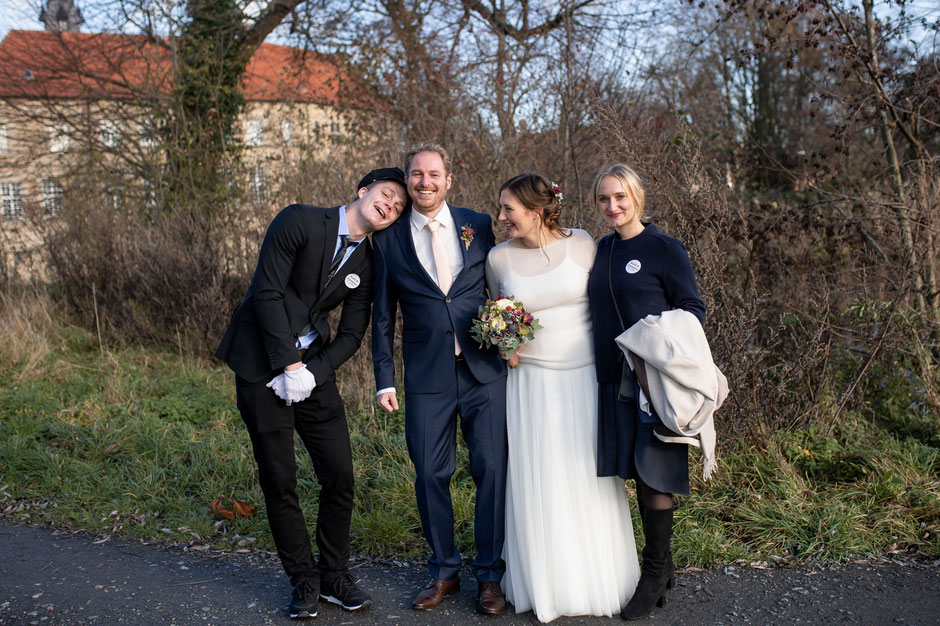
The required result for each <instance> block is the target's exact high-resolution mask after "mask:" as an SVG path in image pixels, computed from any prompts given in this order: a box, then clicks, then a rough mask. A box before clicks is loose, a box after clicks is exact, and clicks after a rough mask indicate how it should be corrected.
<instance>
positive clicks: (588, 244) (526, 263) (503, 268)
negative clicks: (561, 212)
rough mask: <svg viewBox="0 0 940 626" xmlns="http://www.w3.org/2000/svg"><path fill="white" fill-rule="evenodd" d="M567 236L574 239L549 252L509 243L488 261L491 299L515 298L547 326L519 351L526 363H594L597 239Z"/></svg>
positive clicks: (579, 233)
mask: <svg viewBox="0 0 940 626" xmlns="http://www.w3.org/2000/svg"><path fill="white" fill-rule="evenodd" d="M567 232H569V233H571V236H569V237H563V238H561V239H557V240H555V241H553V242H551V243H549V244H548V245H547V246H545V247H544V248H517V247H515V246H513V245H511V242H509V241H505V242H503V243H501V244H499V245H498V246H496V247H495V248H493V249H492V250H490V254H489V256H488V257H487V259H486V284H487V288H488V289H489V290H490V296H491V297H497V296H500V295H502V296H513V298H514V299H515V300H518V301H520V302H522V304H523V305H525V308H526V310H528V311H529V313H531V314H532V315H533V316H534V317H535V318H536V319H538V321H539V324H541V325H542V329H541V330H537V331H535V339H533V340H532V341H530V342H529V343H527V344H525V345H523V346H522V347H521V348H520V349H519V351H518V354H519V361H520V362H522V363H532V364H534V365H539V366H541V367H546V368H549V369H570V368H576V367H584V366H585V365H590V364H592V363H593V362H594V347H593V342H592V339H591V315H590V310H589V308H588V296H587V282H588V274H589V273H590V271H591V266H592V265H593V264H594V253H595V244H594V239H593V238H592V237H591V235H589V234H588V233H587V232H586V231H583V230H580V229H569V230H568V231H567Z"/></svg>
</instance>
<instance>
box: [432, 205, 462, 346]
mask: <svg viewBox="0 0 940 626" xmlns="http://www.w3.org/2000/svg"><path fill="white" fill-rule="evenodd" d="M427 228H428V230H429V231H430V232H431V254H433V255H434V269H435V270H437V286H438V287H440V288H441V291H443V292H444V294H445V295H446V294H447V292H448V291H450V286H451V283H453V282H454V278H453V276H451V275H450V263H448V262H447V253H446V252H444V234H443V233H440V232H439V231H440V228H441V223H440V222H438V221H437V220H428V224H427ZM454 354H460V344H459V343H458V342H457V337H456V335H455V336H454Z"/></svg>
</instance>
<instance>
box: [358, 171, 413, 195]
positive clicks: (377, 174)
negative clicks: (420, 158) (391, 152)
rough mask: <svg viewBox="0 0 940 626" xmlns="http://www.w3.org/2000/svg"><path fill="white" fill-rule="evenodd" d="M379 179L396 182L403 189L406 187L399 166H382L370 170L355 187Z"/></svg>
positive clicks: (361, 186)
mask: <svg viewBox="0 0 940 626" xmlns="http://www.w3.org/2000/svg"><path fill="white" fill-rule="evenodd" d="M380 180H388V181H391V182H393V183H398V184H399V185H401V186H402V187H404V188H405V189H407V188H408V185H406V184H405V173H404V172H403V171H402V170H401V168H399V167H383V168H380V169H377V170H372V171H371V172H369V173H368V174H366V175H365V176H363V177H362V180H360V181H359V186H358V187H356V189H357V190H359V189H362V188H363V187H368V186H369V185H371V184H372V183H377V182H379V181H380Z"/></svg>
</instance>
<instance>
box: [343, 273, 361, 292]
mask: <svg viewBox="0 0 940 626" xmlns="http://www.w3.org/2000/svg"><path fill="white" fill-rule="evenodd" d="M343 282H344V283H346V286H347V287H349V288H350V289H355V288H356V287H358V286H359V283H361V282H362V279H361V278H359V274H347V275H346V280H344V281H343Z"/></svg>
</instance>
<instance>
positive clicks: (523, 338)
mask: <svg viewBox="0 0 940 626" xmlns="http://www.w3.org/2000/svg"><path fill="white" fill-rule="evenodd" d="M540 328H542V327H541V325H539V321H538V320H537V319H535V318H534V317H532V314H531V313H529V312H528V311H526V309H525V306H523V304H522V303H521V302H519V301H517V300H515V298H514V297H513V296H503V297H500V298H499V299H498V300H487V301H486V304H483V305H481V306H480V308H479V309H478V310H477V317H476V318H475V319H474V320H473V322H472V324H471V327H470V335H471V336H472V337H473V338H474V339H475V340H476V341H477V342H478V343H479V344H480V347H481V348H485V347H489V346H496V348H497V349H499V351H500V353H501V354H502V355H503V358H504V359H506V360H507V361H509V366H510V367H516V366H517V365H518V364H519V355H518V354H516V350H518V349H519V346H521V345H522V344H524V343H526V342H527V341H531V340H532V339H534V338H535V331H536V330H539V329H540Z"/></svg>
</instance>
